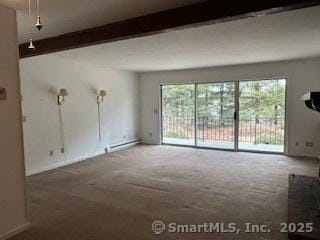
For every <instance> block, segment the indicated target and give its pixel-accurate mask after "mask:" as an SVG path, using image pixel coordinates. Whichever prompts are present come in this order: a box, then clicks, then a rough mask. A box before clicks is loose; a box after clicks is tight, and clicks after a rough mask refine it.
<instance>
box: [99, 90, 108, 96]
mask: <svg viewBox="0 0 320 240" xmlns="http://www.w3.org/2000/svg"><path fill="white" fill-rule="evenodd" d="M98 96H100V97H105V96H107V91H106V90H100V91H99V94H98Z"/></svg>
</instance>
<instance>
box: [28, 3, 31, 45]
mask: <svg viewBox="0 0 320 240" xmlns="http://www.w3.org/2000/svg"><path fill="white" fill-rule="evenodd" d="M28 4H29V38H30V40H31V39H32V19H31V0H28Z"/></svg>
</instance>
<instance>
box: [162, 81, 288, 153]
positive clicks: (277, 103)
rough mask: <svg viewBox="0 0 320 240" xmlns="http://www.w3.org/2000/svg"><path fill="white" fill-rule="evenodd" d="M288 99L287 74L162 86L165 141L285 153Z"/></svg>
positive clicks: (218, 147)
mask: <svg viewBox="0 0 320 240" xmlns="http://www.w3.org/2000/svg"><path fill="white" fill-rule="evenodd" d="M285 98H286V80H285V79H271V80H256V81H235V82H216V83H197V84H181V85H180V84H176V85H162V86H161V109H162V110H161V117H162V121H161V122H162V126H161V129H162V131H161V136H162V144H173V145H183V146H193V147H199V148H210V149H225V150H233V151H254V152H270V153H284V150H285V105H286V104H285V103H286V99H285Z"/></svg>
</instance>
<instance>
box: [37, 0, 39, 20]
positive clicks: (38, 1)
mask: <svg viewBox="0 0 320 240" xmlns="http://www.w3.org/2000/svg"><path fill="white" fill-rule="evenodd" d="M37 16H40V0H37Z"/></svg>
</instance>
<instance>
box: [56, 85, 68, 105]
mask: <svg viewBox="0 0 320 240" xmlns="http://www.w3.org/2000/svg"><path fill="white" fill-rule="evenodd" d="M68 95H69V94H68V91H67V89H65V88H61V89H60V91H59V93H58V105H59V106H61V105H62V104H63V103H64V97H66V96H68Z"/></svg>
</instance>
